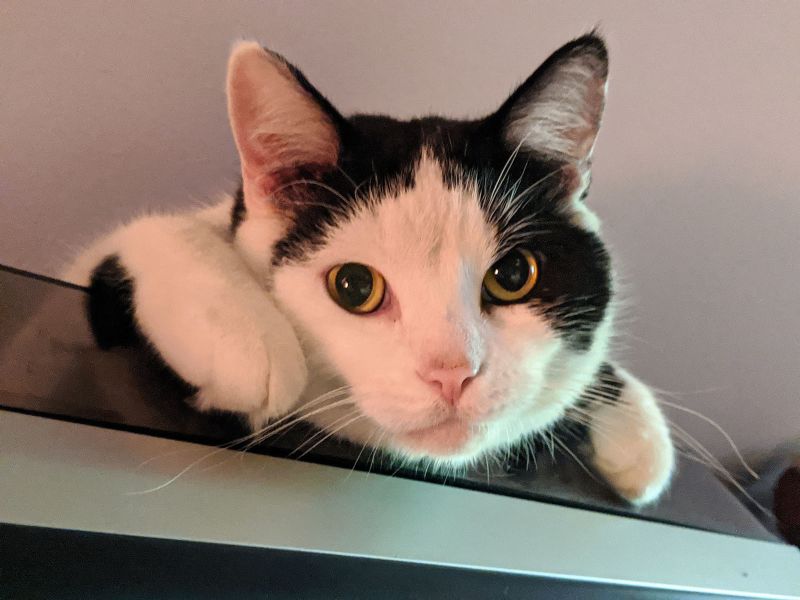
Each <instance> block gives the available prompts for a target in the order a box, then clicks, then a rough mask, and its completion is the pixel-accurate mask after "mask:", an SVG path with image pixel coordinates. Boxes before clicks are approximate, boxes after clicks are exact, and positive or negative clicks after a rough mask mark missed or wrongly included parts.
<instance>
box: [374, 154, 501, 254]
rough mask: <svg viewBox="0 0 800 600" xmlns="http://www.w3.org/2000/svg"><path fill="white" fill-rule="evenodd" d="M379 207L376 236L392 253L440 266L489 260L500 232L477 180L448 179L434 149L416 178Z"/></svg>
mask: <svg viewBox="0 0 800 600" xmlns="http://www.w3.org/2000/svg"><path fill="white" fill-rule="evenodd" d="M373 211H374V220H375V221H374V222H375V223H376V224H377V226H378V229H379V230H380V232H381V233H380V238H379V239H377V240H376V242H377V244H378V245H380V246H381V249H382V250H383V251H384V252H385V253H386V254H387V255H389V256H393V257H396V258H397V259H402V258H403V257H407V258H408V259H409V260H413V261H414V262H415V263H417V264H418V265H420V266H421V265H422V264H424V265H425V266H427V267H429V268H432V269H434V270H438V269H440V268H445V269H447V268H451V267H452V266H453V265H454V264H455V263H456V262H465V263H467V264H470V265H475V264H476V263H478V265H476V266H481V267H487V266H488V263H487V261H488V260H489V259H490V258H491V256H492V252H493V249H494V248H493V246H494V238H495V235H494V231H493V227H492V226H491V225H490V224H489V223H488V222H487V220H486V217H485V215H484V212H483V210H482V209H481V206H480V202H479V199H478V192H477V190H476V188H475V186H474V185H464V186H453V185H447V184H446V182H445V178H444V175H443V171H442V167H441V165H440V164H439V162H438V161H437V160H436V159H435V158H434V157H433V156H432V154H431V153H429V152H423V153H422V156H421V158H420V160H419V161H418V163H417V165H416V167H415V171H414V184H413V185H412V186H410V187H408V188H406V189H404V190H401V191H400V192H399V193H397V194H396V195H395V196H394V197H389V198H384V199H383V200H382V201H381V202H378V203H376V204H375V205H374V208H373ZM457 259H460V260H457ZM484 263H487V264H484Z"/></svg>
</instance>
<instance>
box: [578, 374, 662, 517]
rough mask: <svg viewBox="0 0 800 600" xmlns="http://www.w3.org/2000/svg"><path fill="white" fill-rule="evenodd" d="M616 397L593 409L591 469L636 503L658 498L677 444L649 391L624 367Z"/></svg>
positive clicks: (619, 492) (621, 494) (620, 493)
mask: <svg viewBox="0 0 800 600" xmlns="http://www.w3.org/2000/svg"><path fill="white" fill-rule="evenodd" d="M617 374H618V375H619V377H620V380H621V381H622V382H624V384H625V385H624V387H623V388H622V391H621V394H620V396H619V398H618V399H617V400H616V401H615V402H614V403H610V404H605V403H603V404H601V405H599V406H595V407H594V408H593V409H592V413H593V415H592V426H591V428H590V440H591V445H592V451H593V454H592V460H593V463H594V467H595V469H597V471H598V472H599V473H600V474H601V475H602V476H603V477H604V478H605V479H606V481H608V483H610V484H611V486H612V487H613V488H614V490H615V491H616V492H617V493H618V494H619V495H620V496H622V497H623V498H625V499H626V500H628V501H629V502H631V503H632V504H636V505H643V504H648V503H650V502H653V501H654V500H656V499H657V498H658V497H659V496H660V495H661V494H662V493H663V492H664V490H665V489H666V488H667V486H668V485H669V482H670V479H671V477H672V472H673V469H674V467H675V450H674V448H673V445H672V440H671V438H670V435H669V429H668V427H667V424H666V421H665V420H664V416H663V415H662V414H661V411H660V409H659V408H658V405H657V404H656V401H655V398H654V397H653V394H652V392H651V391H650V390H649V389H648V388H647V387H646V386H644V385H643V384H642V383H641V382H639V381H638V380H636V379H634V378H633V377H632V376H630V375H628V374H627V373H625V372H624V371H620V370H617Z"/></svg>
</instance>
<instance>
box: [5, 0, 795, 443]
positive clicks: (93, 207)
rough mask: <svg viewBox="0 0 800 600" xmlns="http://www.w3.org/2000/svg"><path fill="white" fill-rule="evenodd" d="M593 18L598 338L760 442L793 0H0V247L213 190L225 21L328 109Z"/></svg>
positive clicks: (405, 106) (434, 106) (47, 266)
mask: <svg viewBox="0 0 800 600" xmlns="http://www.w3.org/2000/svg"><path fill="white" fill-rule="evenodd" d="M598 23H599V24H601V25H602V28H603V31H604V32H605V33H606V35H607V36H608V40H609V42H610V46H611V53H612V81H611V92H610V103H609V107H608V112H607V118H606V120H605V125H604V131H603V132H602V134H601V138H600V141H599V144H598V147H597V159H596V162H595V181H594V186H593V190H592V196H591V198H590V201H591V203H592V204H593V205H594V206H595V207H596V209H597V210H598V212H599V213H600V214H601V216H602V217H603V218H604V221H605V223H606V230H607V233H608V237H609V238H610V240H611V242H612V243H613V246H614V247H615V248H616V250H617V253H618V255H619V257H620V267H621V270H622V273H623V274H624V276H625V277H624V278H625V282H626V292H627V293H626V296H627V298H628V302H627V303H626V304H627V309H626V310H625V311H624V318H623V321H624V331H625V332H626V334H625V335H623V336H622V337H621V353H622V354H623V355H624V356H625V357H626V359H627V362H628V364H630V365H631V367H633V369H634V370H635V371H636V372H637V373H638V374H640V375H641V376H642V377H644V378H645V379H646V380H648V381H649V382H651V383H652V384H654V385H656V386H658V387H660V388H664V389H665V390H668V391H670V392H673V393H676V394H677V396H676V397H673V400H674V401H676V402H679V403H681V404H683V405H686V406H688V407H691V408H693V409H696V410H700V411H702V412H703V413H705V414H706V415H708V416H710V417H712V418H714V419H715V420H716V421H718V422H719V423H720V424H721V425H722V426H723V427H724V428H725V429H726V430H727V431H728V432H729V433H730V434H731V435H732V436H733V437H734V439H735V440H736V441H737V442H738V443H739V444H740V445H741V446H742V447H743V448H744V449H745V450H746V451H748V452H751V453H756V452H760V451H765V450H768V449H769V448H771V447H772V446H773V445H775V444H777V443H778V442H780V441H782V440H785V439H788V438H792V437H797V436H798V435H800V369H798V366H799V365H800V316H799V315H798V307H800V266H798V264H799V263H798V251H799V250H800V242H799V241H798V232H800V202H798V200H799V199H798V190H800V158H799V156H800V152H798V150H799V149H800V144H799V142H798V138H800V72H799V71H800V69H799V67H798V62H797V61H798V57H800V34H798V31H800V3H798V2H785V3H780V2H770V3H758V2H730V1H729V2H691V3H682V2H681V3H678V2H674V3H665V2H662V3H645V2H607V1H606V2H559V3H555V2H553V3H522V2H513V3H489V2H486V3H475V2H463V3H462V2H423V1H419V2H404V3H399V2H382V3H368V2H337V3H333V2H266V1H262V2H255V1H253V2H246V1H241V0H240V1H228V2H224V3H211V2H200V1H195V2H191V1H187V0H182V1H175V0H171V1H169V2H161V1H158V2H156V1H139V2H135V3H134V2H85V1H81V2H78V1H71V2H57V1H55V0H51V1H47V0H38V1H30V0H26V1H16V0H11V1H9V0H5V1H4V2H3V3H2V4H0V204H1V205H2V206H1V208H2V212H0V214H2V219H1V221H0V262H4V263H7V264H11V265H15V266H18V267H23V268H28V269H32V270H34V271H40V272H44V273H50V274H52V273H55V272H56V271H57V270H58V268H59V266H60V265H61V264H62V263H63V261H64V260H66V259H67V257H68V256H69V255H70V254H72V253H73V252H74V251H75V250H76V249H77V248H79V247H80V246H81V245H82V244H84V243H86V242H87V241H88V240H89V239H91V238H92V237H93V236H95V235H97V234H99V233H101V232H102V231H103V230H105V229H106V228H108V227H109V226H110V225H112V224H113V223H116V222H118V221H119V220H121V219H124V218H126V217H129V216H131V215H135V214H137V213H141V212H142V211H145V210H152V209H160V208H162V207H178V206H183V205H187V204H190V203H191V202H193V201H196V200H202V199H205V198H207V197H208V196H209V195H210V194H214V193H216V192H219V191H221V190H229V189H231V185H232V181H233V180H234V178H235V176H236V166H237V163H236V157H235V154H234V151H233V146H232V143H231V140H230V136H229V134H228V130H227V123H226V117H225V109H224V96H223V85H222V82H223V77H224V65H225V60H226V54H227V51H228V48H229V46H230V43H231V41H232V40H233V39H235V38H237V37H240V36H252V37H255V38H257V39H259V40H261V41H263V42H264V43H265V44H267V45H270V46H271V47H273V48H275V49H278V50H280V51H281V52H283V53H284V54H286V55H287V56H288V57H290V59H291V60H293V61H294V62H296V63H298V64H299V65H300V66H301V67H302V68H303V69H304V70H305V71H306V74H307V75H308V76H309V78H310V79H311V80H312V81H313V82H315V83H316V84H317V85H318V87H319V88H320V89H321V90H323V92H325V93H327V94H328V95H329V97H330V98H331V99H332V100H333V101H334V103H336V104H337V105H338V106H339V107H340V108H341V109H343V110H344V111H348V112H349V111H355V110H359V111H384V112H388V113H393V114H396V115H404V116H410V115H416V114H420V113H424V112H428V111H440V112H445V113H448V114H453V115H478V114H481V113H483V112H486V111H488V110H490V109H492V108H493V107H495V106H496V105H497V104H498V103H499V102H500V100H501V99H502V98H503V97H504V95H505V94H506V93H507V92H509V91H510V90H511V88H512V86H513V85H514V84H515V83H517V82H518V81H519V80H521V79H522V78H523V77H524V76H526V75H527V74H528V73H529V72H530V71H531V70H532V69H533V68H534V67H535V66H537V64H538V63H539V61H540V60H541V59H543V58H544V57H545V56H546V54H547V53H548V52H549V51H550V50H553V49H555V48H556V47H557V46H558V45H560V44H561V43H563V42H564V41H566V40H567V39H569V38H571V37H573V36H575V35H576V34H579V33H582V32H584V31H585V30H587V29H588V28H589V27H591V26H593V25H595V24H598ZM681 422H683V423H685V424H687V426H689V427H690V428H691V429H692V431H694V432H695V433H696V435H698V437H700V438H701V440H702V441H703V442H704V443H705V444H706V445H707V446H708V447H709V448H711V449H712V450H714V451H715V452H717V453H718V454H719V455H721V456H723V457H724V456H729V450H728V449H727V447H726V445H725V443H724V441H723V439H722V438H721V436H720V435H718V434H717V433H716V432H714V431H713V429H712V428H711V427H709V426H707V425H705V424H703V423H702V422H701V421H700V420H699V419H696V418H689V419H688V420H687V419H685V418H682V419H681Z"/></svg>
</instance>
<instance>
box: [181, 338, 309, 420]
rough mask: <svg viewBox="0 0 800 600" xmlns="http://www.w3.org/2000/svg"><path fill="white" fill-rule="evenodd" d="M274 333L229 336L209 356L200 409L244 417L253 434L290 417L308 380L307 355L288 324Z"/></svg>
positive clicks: (200, 395)
mask: <svg viewBox="0 0 800 600" xmlns="http://www.w3.org/2000/svg"><path fill="white" fill-rule="evenodd" d="M285 328H286V330H283V331H282V329H284V327H282V326H276V324H275V323H273V324H272V327H271V330H270V331H264V330H261V331H248V332H244V331H239V332H232V331H231V332H227V333H226V334H225V336H224V337H223V338H222V339H220V340H218V341H217V342H216V343H215V345H214V349H213V353H212V357H211V368H210V372H209V376H208V379H207V380H206V382H205V383H204V384H202V385H200V386H199V387H200V390H199V391H198V393H197V396H196V398H195V407H196V408H197V409H198V410H201V411H207V410H223V411H229V412H235V413H240V414H243V415H245V416H246V417H247V420H248V423H249V424H250V427H251V428H252V429H254V430H256V429H259V428H261V427H263V426H264V424H266V423H267V422H268V421H270V420H272V419H274V418H277V417H279V416H281V415H283V414H285V413H287V412H288V411H289V410H290V409H291V408H292V407H293V406H294V405H295V404H296V403H297V401H298V399H299V397H300V394H301V393H302V391H303V389H304V388H305V386H306V383H307V381H308V371H307V367H306V361H305V357H304V356H303V352H302V350H301V348H300V343H299V342H298V340H297V337H296V336H295V334H294V332H293V331H291V330H290V329H289V325H288V323H285Z"/></svg>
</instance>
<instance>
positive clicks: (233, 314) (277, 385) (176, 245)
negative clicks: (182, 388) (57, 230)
mask: <svg viewBox="0 0 800 600" xmlns="http://www.w3.org/2000/svg"><path fill="white" fill-rule="evenodd" d="M223 208H224V207H223ZM220 210H222V209H220ZM224 214H225V213H224V211H223V215H222V216H224ZM225 231H226V230H225V227H224V226H223V225H218V224H216V223H215V222H210V221H209V220H208V219H207V218H205V215H204V214H188V215H178V216H154V217H145V218H142V219H139V220H138V221H135V222H133V223H132V224H130V225H127V226H125V227H122V228H120V229H119V230H117V231H116V232H114V233H113V234H111V235H110V236H108V237H106V238H105V239H103V240H101V241H99V242H98V243H96V244H95V246H94V247H93V248H90V249H89V250H87V252H85V253H84V255H83V256H82V257H80V259H79V260H78V261H77V262H76V263H75V265H73V268H72V269H71V272H68V273H67V278H68V279H70V280H73V281H77V282H79V283H84V284H85V285H88V287H89V315H90V321H91V323H92V329H93V331H94V333H95V337H96V339H97V340H98V342H99V343H100V345H101V346H102V347H111V346H114V345H119V344H125V343H126V342H128V341H130V340H129V339H128V340H126V339H115V335H117V334H118V332H120V331H122V332H123V333H124V332H125V331H126V330H127V331H130V332H135V333H138V334H140V335H142V336H143V337H144V338H145V340H146V342H148V343H149V344H151V345H152V346H153V347H154V348H155V349H156V350H157V352H158V354H159V355H160V356H161V358H162V359H163V360H164V361H165V362H166V363H167V364H168V365H169V366H170V367H171V368H172V369H173V370H174V371H175V372H176V373H177V374H178V375H179V376H180V377H181V378H182V379H184V380H185V381H187V382H188V383H190V384H192V385H193V386H195V387H197V388H198V392H197V395H196V399H195V406H196V407H197V408H198V409H200V410H222V411H229V412H235V413H240V414H242V415H244V416H245V417H246V418H247V419H248V421H249V423H250V425H251V426H252V427H253V428H254V429H255V428H258V427H260V426H262V425H263V424H264V423H265V422H267V421H268V420H270V419H272V418H274V417H277V416H280V415H282V414H285V413H287V412H288V411H289V410H290V409H291V408H292V407H293V406H294V405H295V404H296V403H297V401H298V399H299V397H300V394H301V392H302V391H303V389H304V388H305V385H306V382H307V379H308V373H307V366H306V360H305V357H304V354H303V351H302V348H301V346H300V342H299V340H298V338H297V335H296V334H295V331H294V328H293V327H292V325H291V324H290V323H289V321H288V320H287V319H286V317H285V316H284V315H283V313H282V312H281V311H280V310H279V309H278V307H277V306H276V305H275V303H274V301H273V300H272V298H271V297H270V295H269V293H268V292H267V291H266V289H265V288H264V287H263V286H262V285H261V284H260V283H259V282H258V281H257V280H256V278H255V277H254V275H253V274H252V273H251V272H250V270H249V269H248V268H247V267H246V265H245V264H244V262H243V261H242V259H241V258H240V257H239V256H238V254H237V253H236V252H235V250H234V248H233V247H232V244H231V243H230V241H229V240H228V239H227V238H226V235H225ZM126 328H127V329H126ZM128 337H130V336H128Z"/></svg>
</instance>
